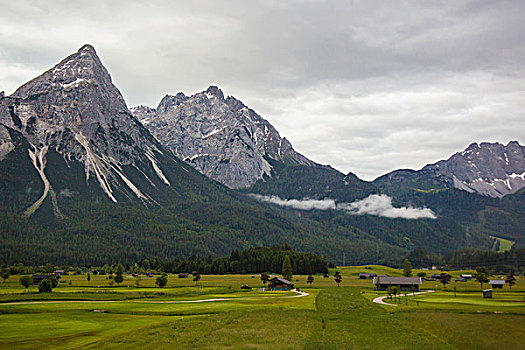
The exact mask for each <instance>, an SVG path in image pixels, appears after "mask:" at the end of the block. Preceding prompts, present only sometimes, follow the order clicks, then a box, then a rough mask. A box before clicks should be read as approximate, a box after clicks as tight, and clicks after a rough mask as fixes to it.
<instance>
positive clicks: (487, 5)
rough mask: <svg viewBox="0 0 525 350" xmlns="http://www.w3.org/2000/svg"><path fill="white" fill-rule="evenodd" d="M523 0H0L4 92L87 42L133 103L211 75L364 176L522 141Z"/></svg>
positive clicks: (320, 158)
mask: <svg viewBox="0 0 525 350" xmlns="http://www.w3.org/2000/svg"><path fill="white" fill-rule="evenodd" d="M524 15H525V2H522V1H492V0H486V1H469V0H460V1H434V2H421V1H391V2H384V1H361V2H354V1H352V2H346V1H321V0H319V1H317V0H309V1H295V0H294V1H285V2H283V1H264V2H247V1H242V0H237V1H228V2H217V1H212V0H209V1H206V0H201V1H147V2H145V1H127V0H126V1H124V0H114V1H100V0H99V1H96V0H89V1H88V0H79V1H75V2H71V1H65V0H53V1H29V0H18V1H4V3H3V4H2V11H1V12H0V91H1V90H5V91H6V92H7V93H11V92H13V91H14V90H15V89H16V88H17V87H18V86H20V85H21V84H23V83H24V82H25V81H28V80H30V79H31V78H33V77H34V76H36V75H37V74H39V73H41V72H43V71H44V70H46V69H48V68H50V67H51V66H53V65H54V64H55V63H57V62H58V61H59V60H60V59H61V58H63V57H65V56H66V55H68V54H70V53H71V52H74V51H75V50H77V49H78V48H79V47H80V46H81V45H82V44H84V43H90V44H93V45H94V46H95V48H96V49H97V52H98V53H99V55H100V57H101V59H102V60H103V62H104V64H106V65H107V67H108V70H109V71H110V72H111V74H112V77H113V80H114V82H115V83H116V84H117V86H118V87H119V88H120V89H121V91H122V93H123V95H124V96H125V98H126V101H127V102H128V103H129V104H130V105H131V106H133V105H137V104H146V105H150V106H155V105H156V104H157V103H158V102H159V100H160V98H161V97H162V96H163V95H164V94H166V93H176V92H178V91H183V92H185V93H187V94H191V93H194V92H197V91H202V90H204V89H205V88H206V87H207V86H209V85H211V84H215V85H219V86H220V87H221V88H222V89H223V91H224V92H225V93H226V94H230V95H234V96H236V97H237V98H239V99H241V100H243V101H244V102H245V103H246V104H247V105H249V106H250V107H252V108H254V109H255V110H256V111H257V112H259V113H260V114H261V115H262V116H263V117H265V118H267V119H268V120H269V121H270V122H271V123H272V124H274V125H275V126H276V128H277V129H278V130H279V132H280V133H281V135H283V136H286V137H287V138H288V139H289V140H290V141H291V142H292V144H293V145H294V147H295V148H296V149H297V150H298V151H300V152H301V153H303V154H304V155H306V156H308V157H309V158H312V159H313V160H315V161H317V162H320V163H324V164H330V165H332V166H334V167H335V168H337V169H339V170H341V171H343V172H345V173H346V172H349V171H352V172H354V173H356V174H357V175H358V176H360V177H362V178H364V179H368V180H372V179H374V178H375V177H377V176H379V175H382V174H383V173H385V172H387V171H390V170H393V169H397V168H421V167H423V166H424V165H425V164H427V163H430V162H435V161H437V160H439V159H443V158H447V157H449V156H450V155H452V154H453V153H454V152H456V151H459V150H461V149H462V148H464V147H466V146H467V145H469V144H470V143H472V142H475V141H477V142H481V141H499V142H502V143H506V142H508V141H509V140H518V141H520V142H521V143H525V139H524V138H523V133H522V130H524V129H525V118H523V111H524V110H525V102H524V100H523V98H522V92H523V91H524V90H525V78H524V77H525V50H524V49H523V48H524V47H525V25H524V22H523V17H524Z"/></svg>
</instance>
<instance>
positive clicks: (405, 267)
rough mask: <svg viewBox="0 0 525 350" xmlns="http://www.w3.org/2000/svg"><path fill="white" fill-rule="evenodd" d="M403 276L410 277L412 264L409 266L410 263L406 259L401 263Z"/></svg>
mask: <svg viewBox="0 0 525 350" xmlns="http://www.w3.org/2000/svg"><path fill="white" fill-rule="evenodd" d="M403 275H405V276H406V277H410V276H412V264H410V261H408V259H405V261H403Z"/></svg>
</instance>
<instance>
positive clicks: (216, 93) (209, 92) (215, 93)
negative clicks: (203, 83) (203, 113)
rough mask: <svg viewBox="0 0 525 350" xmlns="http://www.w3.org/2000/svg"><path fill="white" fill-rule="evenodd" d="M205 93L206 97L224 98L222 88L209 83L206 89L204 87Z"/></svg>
mask: <svg viewBox="0 0 525 350" xmlns="http://www.w3.org/2000/svg"><path fill="white" fill-rule="evenodd" d="M205 94H206V96H207V97H208V98H210V97H217V98H219V99H221V100H224V94H223V93H222V90H221V89H219V88H218V87H217V86H214V85H211V86H210V87H208V89H206V92H205Z"/></svg>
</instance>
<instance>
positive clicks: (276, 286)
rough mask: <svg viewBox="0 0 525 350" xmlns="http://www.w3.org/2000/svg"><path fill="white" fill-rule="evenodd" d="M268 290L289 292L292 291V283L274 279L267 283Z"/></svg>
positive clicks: (279, 278)
mask: <svg viewBox="0 0 525 350" xmlns="http://www.w3.org/2000/svg"><path fill="white" fill-rule="evenodd" d="M268 282H269V283H268V289H270V290H291V289H293V283H292V282H290V281H288V280H286V279H284V278H282V277H274V278H271V279H270V280H269V281H268Z"/></svg>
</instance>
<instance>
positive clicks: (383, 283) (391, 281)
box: [373, 276, 421, 291]
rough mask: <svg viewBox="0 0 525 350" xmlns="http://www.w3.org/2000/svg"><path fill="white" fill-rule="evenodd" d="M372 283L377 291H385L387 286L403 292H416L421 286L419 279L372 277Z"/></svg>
mask: <svg viewBox="0 0 525 350" xmlns="http://www.w3.org/2000/svg"><path fill="white" fill-rule="evenodd" d="M373 283H374V284H375V286H376V288H377V290H387V289H388V287H389V286H392V287H398V288H399V290H404V291H413V290H415V291H418V290H419V286H420V285H421V277H389V276H378V277H374V281H373Z"/></svg>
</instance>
